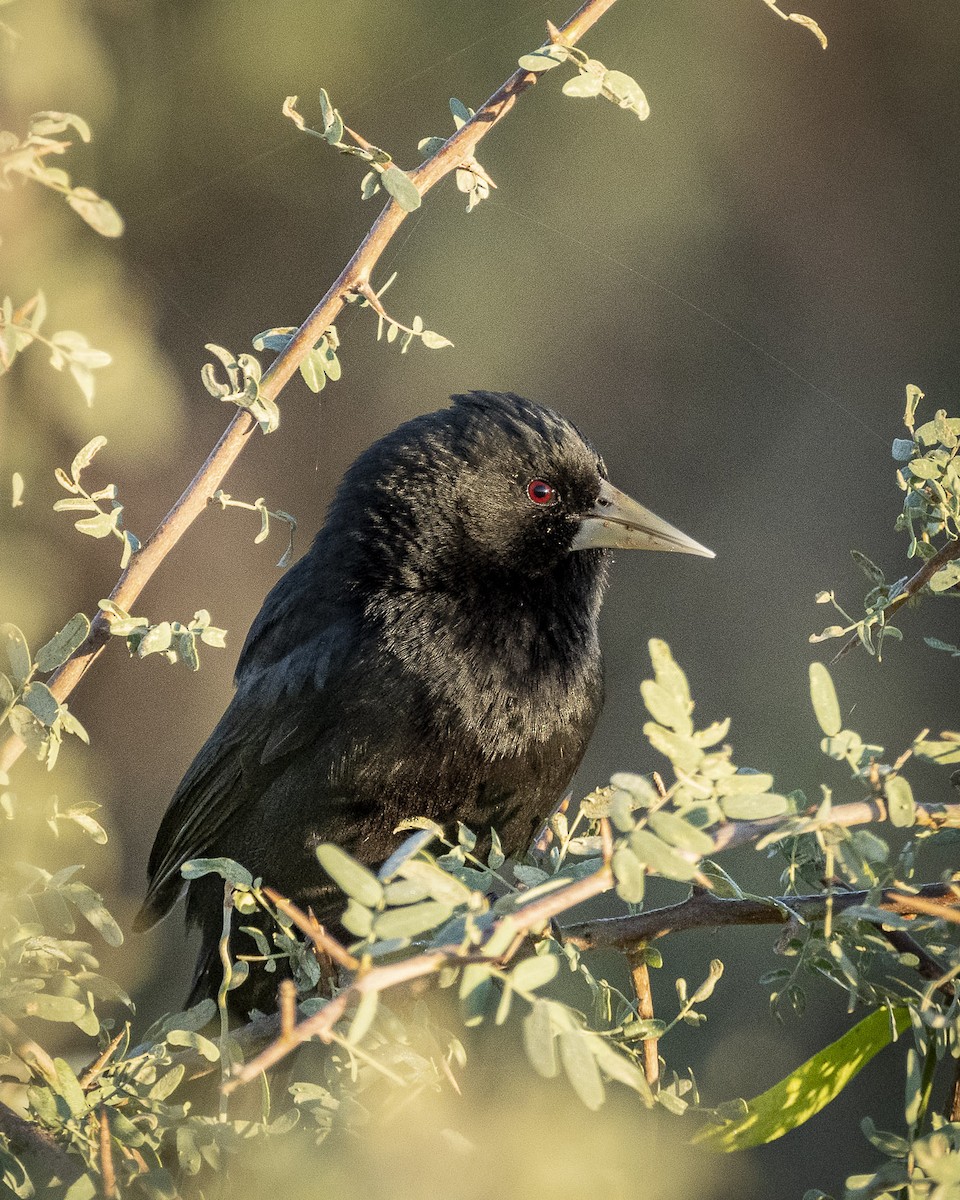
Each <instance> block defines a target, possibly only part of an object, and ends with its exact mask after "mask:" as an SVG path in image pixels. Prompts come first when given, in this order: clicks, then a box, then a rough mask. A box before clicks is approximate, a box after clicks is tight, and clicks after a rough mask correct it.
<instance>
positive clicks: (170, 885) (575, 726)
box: [135, 392, 713, 1007]
mask: <svg viewBox="0 0 960 1200" xmlns="http://www.w3.org/2000/svg"><path fill="white" fill-rule="evenodd" d="M608 547H619V548H623V549H641V550H673V551H680V552H682V553H687V554H700V555H705V556H707V557H711V558H712V557H713V555H712V553H711V551H709V550H707V549H705V548H704V547H703V546H701V545H699V544H698V543H697V542H695V541H693V540H692V539H690V538H688V537H686V536H685V535H684V534H682V533H680V531H679V530H677V529H674V528H673V527H672V526H670V525H668V524H667V523H666V522H665V521H663V520H661V519H660V518H659V517H657V516H655V515H654V514H653V513H651V512H650V511H649V510H647V509H646V508H643V507H641V506H640V505H639V504H637V503H636V502H635V501H633V500H631V499H630V498H629V497H628V496H625V495H624V494H623V493H622V492H619V491H617V490H616V488H614V487H612V486H611V484H610V483H609V482H608V481H607V472H606V469H605V467H604V464H603V460H602V459H601V458H600V456H599V454H598V453H597V451H596V450H595V449H594V448H593V447H592V446H591V445H590V443H589V442H588V441H587V440H586V438H585V437H583V435H582V434H581V433H580V432H579V431H578V430H577V429H576V427H575V426H574V425H572V424H571V423H570V422H569V421H567V420H566V419H565V418H564V417H562V416H560V415H559V414H558V413H556V412H552V411H551V410H550V409H547V408H543V407H541V406H540V405H537V404H534V403H532V402H531V401H529V400H524V399H522V398H521V397H519V396H515V395H512V394H509V393H507V394H501V393H496V392H471V393H470V394H468V395H464V396H455V397H454V398H453V405H452V407H450V408H446V409H442V410H441V411H440V412H435V413H429V414H427V415H425V416H420V417H416V418H414V419H413V420H412V421H408V422H407V423H406V424H404V425H401V426H400V427H399V428H398V429H396V430H394V431H393V432H392V433H390V434H388V435H387V436H386V437H384V438H382V439H381V440H380V441H379V442H377V443H375V444H374V445H373V446H371V447H370V448H369V449H368V450H366V451H365V452H364V453H363V454H361V455H360V457H359V458H358V459H357V460H356V462H355V463H354V464H353V465H352V466H351V467H350V469H349V470H348V471H347V474H346V476H345V477H344V479H343V482H342V483H341V485H340V488H339V491H338V492H337V495H336V498H335V500H334V502H333V504H332V506H331V508H330V511H329V514H328V516H327V520H326V523H325V525H324V526H323V528H322V529H321V531H320V533H319V534H318V535H317V537H316V540H315V541H314V543H313V545H312V547H311V548H310V550H309V551H308V552H307V553H306V554H305V555H304V557H303V558H302V559H300V561H299V562H298V563H296V564H295V565H294V566H293V567H291V569H290V570H289V571H288V572H287V573H286V575H284V576H283V578H282V579H281V580H280V581H279V582H278V583H277V584H276V586H275V587H274V588H273V590H272V591H271V592H270V594H269V595H268V596H267V599H266V601H265V603H264V605H263V608H262V609H261V610H260V614H259V616H258V617H257V619H256V620H255V621H254V623H253V626H252V628H251V630H250V633H249V634H248V635H247V640H246V643H245V644H244V647H243V650H242V652H241V654H240V660H239V663H238V666H237V673H236V693H235V695H234V697H233V699H232V700H231V702H230V705H229V707H228V708H227V710H226V712H225V713H224V715H223V717H222V718H221V720H220V723H219V724H218V725H217V727H216V729H215V730H214V731H213V733H212V734H211V735H210V737H209V739H208V740H207V742H206V745H204V747H203V749H202V750H201V751H200V753H199V754H198V755H197V757H196V759H195V760H194V762H193V764H192V765H191V767H190V768H189V770H188V771H187V773H186V775H185V776H184V778H183V780H182V782H181V784H180V786H179V787H178V788H177V791H176V793H175V795H174V797H173V800H172V801H171V804H170V807H169V809H168V810H167V813H166V815H165V817H164V819H163V822H162V824H161V826H160V830H159V833H158V834H157V838H156V842H155V844H154V847H153V852H152V853H151V856H150V866H149V873H150V884H149V889H148V892H147V896H146V900H145V902H144V905H143V908H142V909H141V911H140V913H139V914H138V916H137V918H136V921H135V928H137V929H140V930H142V929H148V928H150V927H151V926H152V925H153V924H155V923H156V922H157V921H158V920H159V919H160V918H161V917H162V916H164V915H165V914H166V913H167V912H168V911H169V909H170V908H171V907H172V906H173V905H174V903H175V902H176V900H177V898H178V896H179V895H180V893H181V891H182V890H183V888H184V886H185V885H184V881H183V879H182V877H181V874H180V868H181V866H182V865H183V863H184V862H186V861H187V860H188V859H191V858H198V857H210V856H226V857H229V858H233V859H236V860H237V861H238V862H240V863H242V864H243V865H244V866H245V867H247V868H248V869H249V870H250V871H251V872H252V873H253V874H254V876H262V878H263V880H264V882H266V883H268V884H270V885H271V886H272V887H274V888H276V889H277V890H278V891H279V892H281V893H283V894H284V895H286V896H288V897H290V898H291V899H292V900H293V901H295V902H296V903H297V904H298V905H300V906H303V907H306V906H307V905H309V906H311V907H312V908H313V910H314V912H315V913H316V915H317V917H318V918H319V919H320V920H321V921H323V922H324V923H334V924H335V921H336V917H337V915H338V914H339V911H340V908H341V906H342V899H340V898H339V897H338V894H337V892H336V889H334V888H333V887H332V885H331V884H330V882H329V880H328V879H327V878H326V876H325V875H324V872H323V871H322V869H321V868H320V866H319V864H318V862H317V859H316V856H315V854H314V850H315V848H316V847H317V845H318V844H319V843H320V842H326V841H332V842H336V843H337V844H339V845H340V846H342V847H344V849H346V850H347V851H349V853H351V854H352V855H354V856H355V857H356V858H358V859H360V860H361V861H362V862H364V863H367V864H369V865H376V864H379V863H381V862H382V861H383V860H384V859H386V858H387V857H388V856H389V854H390V853H391V851H392V850H393V849H395V848H396V845H397V844H398V842H399V840H400V838H399V837H398V836H397V835H395V834H394V829H395V827H396V825H397V823H398V822H399V821H400V820H402V819H403V818H404V817H408V816H414V815H422V816H427V817H431V818H433V819H434V820H436V821H439V822H440V823H442V824H444V825H448V826H449V825H450V824H452V823H453V821H454V820H456V819H459V820H461V821H463V822H464V823H465V824H466V825H467V826H469V827H470V828H472V829H475V830H477V831H480V832H482V831H484V830H489V827H490V826H493V827H494V828H495V829H496V830H497V832H498V833H499V835H500V837H501V840H502V843H503V847H504V850H505V851H506V853H508V854H516V853H519V852H521V851H523V850H524V849H525V848H526V846H527V845H528V844H529V842H530V839H531V837H532V835H533V833H534V831H535V829H536V828H537V826H538V825H539V824H540V823H541V822H542V821H543V819H544V818H545V817H546V816H547V815H548V814H549V812H550V811H551V809H552V807H553V805H554V804H555V802H556V801H557V799H558V798H559V797H560V795H561V794H562V792H563V790H564V788H565V787H566V785H567V784H568V782H569V781H570V778H571V776H572V775H573V773H574V771H575V770H576V768H577V766H578V764H579V762H580V760H581V758H582V756H583V753H584V750H585V749H586V745H587V742H588V741H589V738H590V735H591V733H592V731H593V727H594V724H595V723H596V720H597V717H598V715H599V713H600V708H601V705H602V702H603V681H602V671H601V661H600V647H599V644H598V638H597V618H598V615H599V611H600V601H601V597H602V594H603V590H604V586H605V582H606V575H607V560H608V557H609V554H608V550H607V548H608ZM187 889H188V895H187V918H188V921H190V922H191V923H194V924H197V925H199V927H200V929H201V933H202V938H203V943H202V948H201V951H200V957H199V960H198V964H197V972H196V976H195V980H194V989H193V993H192V995H191V1003H195V1002H196V1001H197V1000H199V999H201V998H202V997H203V996H205V995H215V994H216V991H217V987H218V985H219V982H220V965H219V961H218V941H219V938H220V935H221V922H222V885H221V882H220V880H219V879H216V878H214V877H205V878H202V879H200V880H196V881H193V882H191V883H190V884H189V885H187ZM271 978H274V979H275V977H265V978H264V979H263V985H264V986H265V985H266V984H267V983H268V981H269V980H270V979H271ZM250 994H254V995H256V997H257V1002H258V1006H259V1007H266V1006H267V1005H265V1004H264V995H265V993H264V991H263V988H261V989H260V992H259V993H258V994H257V993H256V990H255V991H254V993H248V997H247V999H246V1000H245V1001H244V1003H245V1004H246V1005H247V1007H250V1003H251V1001H250V1000H249V996H250ZM267 1004H269V999H268V1001H267Z"/></svg>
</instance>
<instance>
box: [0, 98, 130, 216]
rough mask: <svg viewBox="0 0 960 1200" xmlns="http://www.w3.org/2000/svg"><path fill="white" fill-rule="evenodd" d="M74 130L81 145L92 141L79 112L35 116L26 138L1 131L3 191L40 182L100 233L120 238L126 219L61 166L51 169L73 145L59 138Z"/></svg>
mask: <svg viewBox="0 0 960 1200" xmlns="http://www.w3.org/2000/svg"><path fill="white" fill-rule="evenodd" d="M71 129H72V130H74V131H75V132H76V133H77V134H78V135H79V137H80V140H81V141H82V142H89V141H90V137H91V134H90V126H89V125H88V124H87V122H86V121H85V120H84V119H83V118H82V117H78V116H77V115H76V113H67V112H38V113H34V114H33V116H32V117H31V118H30V121H29V124H28V125H27V132H26V134H25V136H24V137H18V136H17V135H16V134H15V133H11V132H10V131H9V130H6V129H4V130H0V188H3V189H4V190H5V191H10V190H11V189H12V187H13V185H14V180H15V179H17V178H19V179H20V180H21V181H22V182H24V183H26V182H31V183H39V184H41V185H42V186H43V187H46V188H50V190H51V191H54V192H58V193H59V194H60V195H61V196H63V197H64V199H65V200H66V202H67V204H69V205H70V207H71V208H72V209H73V211H74V212H75V213H77V214H78V215H79V216H80V217H82V218H83V220H84V221H86V223H87V224H88V225H89V226H90V227H91V228H92V229H95V230H96V232H97V233H100V234H102V235H103V236H104V237H119V236H120V234H121V233H123V218H122V217H121V216H120V214H119V213H118V212H117V210H116V209H115V208H114V207H113V205H112V204H111V203H110V201H109V200H104V199H103V197H102V196H98V195H97V193H96V192H94V191H93V190H91V189H90V188H88V187H77V186H76V185H75V184H74V183H72V182H71V179H70V176H69V174H68V173H67V172H66V171H64V170H63V168H62V167H54V166H51V165H50V162H49V161H48V160H49V159H51V158H54V157H58V156H59V155H61V154H64V153H66V151H67V150H69V149H70V147H71V146H72V145H73V142H72V141H64V140H63V139H62V138H61V137H59V136H58V135H60V134H63V133H66V132H67V131H68V130H71Z"/></svg>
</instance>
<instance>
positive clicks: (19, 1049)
mask: <svg viewBox="0 0 960 1200" xmlns="http://www.w3.org/2000/svg"><path fill="white" fill-rule="evenodd" d="M0 1034H3V1036H4V1037H5V1038H6V1039H7V1041H8V1042H9V1043H10V1047H11V1049H12V1050H13V1052H14V1054H16V1056H17V1057H18V1058H19V1059H21V1060H22V1061H23V1062H24V1063H26V1065H27V1066H28V1067H29V1068H30V1070H31V1071H33V1073H34V1074H35V1075H39V1076H40V1078H41V1079H45V1080H46V1081H47V1083H49V1084H52V1085H53V1086H54V1087H58V1086H59V1080H58V1078H57V1068H56V1067H55V1066H54V1062H53V1059H52V1058H51V1057H50V1055H49V1054H48V1053H47V1052H46V1050H44V1048H43V1047H42V1046H41V1045H40V1044H39V1043H38V1042H35V1041H34V1040H33V1038H32V1037H30V1036H29V1035H28V1034H26V1033H24V1032H23V1030H22V1029H21V1028H20V1026H19V1025H18V1024H17V1023H16V1022H15V1021H12V1020H11V1019H10V1018H9V1017H8V1016H7V1015H6V1014H5V1013H0Z"/></svg>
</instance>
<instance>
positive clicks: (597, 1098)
mask: <svg viewBox="0 0 960 1200" xmlns="http://www.w3.org/2000/svg"><path fill="white" fill-rule="evenodd" d="M594 1036H595V1035H592V1034H588V1033H584V1032H582V1031H581V1030H578V1029H565V1030H563V1031H562V1032H561V1034H560V1039H559V1041H560V1061H561V1062H562V1063H563V1069H564V1071H566V1073H567V1078H568V1079H569V1080H570V1083H571V1084H572V1085H573V1090H574V1091H575V1092H576V1093H577V1095H578V1096H579V1097H580V1099H581V1100H582V1101H583V1103H584V1104H585V1105H586V1106H587V1108H589V1109H591V1110H594V1111H595V1110H596V1109H598V1108H599V1107H600V1106H601V1105H602V1104H603V1101H604V1097H605V1090H604V1086H603V1079H602V1077H601V1075H600V1068H599V1067H598V1066H597V1060H596V1058H595V1057H594V1054H593V1048H592V1046H591V1040H592V1038H593V1037H594Z"/></svg>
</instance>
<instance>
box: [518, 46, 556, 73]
mask: <svg viewBox="0 0 960 1200" xmlns="http://www.w3.org/2000/svg"><path fill="white" fill-rule="evenodd" d="M566 57H567V51H566V48H565V47H561V46H541V47H540V49H539V50H534V51H533V52H532V53H530V54H521V55H520V57H519V58H518V59H517V64H518V66H521V67H523V69H524V70H525V71H536V72H538V73H541V72H543V71H552V70H553V68H554V67H559V66H560V64H561V63H562V62H563V61H564V60H565V59H566Z"/></svg>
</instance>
